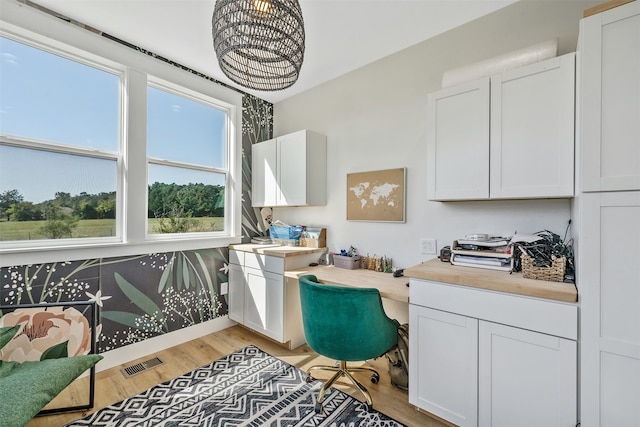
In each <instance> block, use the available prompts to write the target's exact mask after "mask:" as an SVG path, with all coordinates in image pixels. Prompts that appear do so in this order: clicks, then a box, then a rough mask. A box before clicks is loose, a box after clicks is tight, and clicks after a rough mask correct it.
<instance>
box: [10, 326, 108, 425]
mask: <svg viewBox="0 0 640 427" xmlns="http://www.w3.org/2000/svg"><path fill="white" fill-rule="evenodd" d="M2 329H4V328H2ZM0 335H2V331H0ZM101 359H102V356H100V355H98V354H88V355H84V356H73V357H63V358H60V359H45V360H41V361H37V362H23V363H18V362H4V361H0V420H2V421H1V423H2V426H3V427H14V426H15V427H18V426H20V427H22V426H24V425H26V424H27V423H28V422H29V420H31V419H32V418H33V417H34V416H36V415H37V414H38V412H40V410H41V409H42V408H44V407H45V406H46V405H47V404H48V403H49V402H50V401H51V400H53V398H55V397H56V396H57V395H58V394H59V393H60V392H61V391H62V390H63V389H65V388H66V387H67V386H68V385H69V384H71V383H72V382H73V380H75V379H76V378H77V377H79V376H80V375H81V374H82V373H83V372H84V371H86V370H87V369H89V368H91V367H92V366H94V365H95V364H96V363H98V362H99V361H100V360H101Z"/></svg>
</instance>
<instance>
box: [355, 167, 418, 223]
mask: <svg viewBox="0 0 640 427" xmlns="http://www.w3.org/2000/svg"><path fill="white" fill-rule="evenodd" d="M405 188H406V168H398V169H386V170H380V171H372V172H358V173H349V174H347V220H348V221H384V222H404V221H405V217H404V212H405V194H406V192H405Z"/></svg>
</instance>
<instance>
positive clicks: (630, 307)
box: [575, 1, 640, 427]
mask: <svg viewBox="0 0 640 427" xmlns="http://www.w3.org/2000/svg"><path fill="white" fill-rule="evenodd" d="M578 54H579V67H578V73H579V74H578V76H579V81H580V86H579V88H580V89H579V98H578V100H579V105H580V108H579V110H578V113H579V123H580V126H579V133H578V138H579V147H580V149H581V161H580V166H579V173H578V177H579V179H580V180H581V184H580V189H581V192H580V194H579V197H578V198H577V201H576V203H575V207H576V212H577V216H576V217H577V219H578V221H579V229H580V232H579V243H578V252H577V254H578V260H577V268H578V271H577V283H578V290H579V293H580V310H581V314H580V319H581V320H580V361H581V367H580V394H581V399H580V421H581V427H593V426H602V427H607V426H640V252H639V251H638V250H637V247H638V242H640V2H638V1H635V2H632V3H629V4H626V5H623V6H619V7H617V8H615V9H611V10H608V11H606V12H603V13H600V14H598V15H594V16H591V17H588V18H585V19H583V20H582V21H581V23H580V42H579V49H578Z"/></svg>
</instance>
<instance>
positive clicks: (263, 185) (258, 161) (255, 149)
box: [251, 139, 278, 206]
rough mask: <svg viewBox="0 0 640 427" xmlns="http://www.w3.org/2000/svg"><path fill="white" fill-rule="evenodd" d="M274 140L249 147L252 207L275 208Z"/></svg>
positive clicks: (276, 184)
mask: <svg viewBox="0 0 640 427" xmlns="http://www.w3.org/2000/svg"><path fill="white" fill-rule="evenodd" d="M276 146H277V145H276V140H275V139H270V140H268V141H264V142H260V143H258V144H253V146H252V147H251V159H252V167H251V198H252V201H253V206H275V205H276V194H277V189H278V183H277V172H278V171H277V169H276V159H277V155H276Z"/></svg>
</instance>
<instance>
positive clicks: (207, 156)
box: [147, 84, 228, 235]
mask: <svg viewBox="0 0 640 427" xmlns="http://www.w3.org/2000/svg"><path fill="white" fill-rule="evenodd" d="M199 98H200V99H196V98H192V97H190V96H189V95H187V94H184V93H178V92H175V91H173V90H171V89H169V88H168V87H167V86H166V85H163V86H160V85H158V84H156V85H150V86H149V87H148V89H147V162H148V166H147V174H148V175H147V181H148V186H149V190H148V195H147V207H148V209H147V210H148V221H147V232H148V233H149V234H152V235H153V234H156V235H157V234H166V233H203V232H220V231H224V215H225V209H224V208H225V203H224V200H225V183H226V181H227V164H228V162H227V139H228V138H227V130H226V116H227V112H226V111H225V110H224V109H222V108H220V107H217V106H216V105H215V103H214V102H215V100H210V99H206V98H203V97H201V96H200V97H199Z"/></svg>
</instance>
